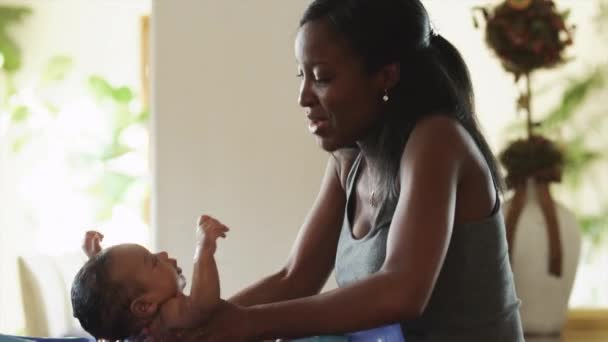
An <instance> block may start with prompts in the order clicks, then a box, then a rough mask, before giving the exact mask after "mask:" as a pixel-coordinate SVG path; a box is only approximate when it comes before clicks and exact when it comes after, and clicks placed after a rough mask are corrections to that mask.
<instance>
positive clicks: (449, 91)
mask: <svg viewBox="0 0 608 342" xmlns="http://www.w3.org/2000/svg"><path fill="white" fill-rule="evenodd" d="M316 21H325V22H326V23H328V24H329V27H330V29H331V30H333V31H334V32H335V33H336V34H337V35H338V36H339V37H340V38H343V39H344V41H345V43H346V44H347V46H348V47H349V48H350V49H352V51H353V52H354V53H355V54H356V55H358V57H360V58H362V61H363V64H364V67H365V69H366V71H368V72H375V71H378V70H380V69H381V68H382V67H383V66H385V65H387V64H391V63H399V65H400V70H401V75H400V76H401V77H400V81H399V82H398V83H397V85H396V86H395V87H394V88H392V89H390V90H389V96H390V100H389V102H388V103H387V105H386V110H385V112H384V113H383V115H384V117H383V121H382V125H381V127H379V129H378V131H377V132H376V133H375V134H377V135H378V136H377V139H376V141H377V143H376V146H373V151H374V153H375V156H374V159H377V161H378V162H377V163H376V164H377V166H376V167H375V168H377V169H376V170H374V171H376V172H377V173H378V175H379V176H380V179H381V180H382V183H381V184H378V185H379V190H380V191H381V192H382V194H381V196H383V197H385V198H387V197H397V196H398V194H399V189H398V181H397V179H398V172H399V162H400V160H401V155H402V154H403V150H404V148H405V144H406V143H407V139H408V137H409V134H410V133H411V131H412V129H413V128H414V126H415V124H416V123H417V122H418V121H419V120H420V119H422V118H424V117H427V116H429V115H434V114H443V115H446V116H449V117H452V118H453V119H455V120H457V121H458V122H459V123H460V124H461V125H462V126H463V127H464V128H465V129H466V130H467V131H468V132H469V134H470V135H471V137H472V138H473V140H474V141H475V143H476V145H477V146H478V148H479V149H480V151H481V153H482V154H483V156H484V158H485V160H486V162H487V164H488V167H489V169H490V172H491V174H492V179H493V181H494V184H495V186H496V188H497V189H499V190H502V189H503V180H502V176H501V175H500V171H499V168H498V164H497V162H496V159H495V157H494V155H493V154H492V151H491V149H490V147H489V145H488V143H487V142H486V140H485V138H484V137H483V135H482V133H481V131H480V129H479V125H478V123H477V120H476V118H475V105H474V103H475V99H474V93H473V87H472V84H471V78H470V75H469V70H468V68H467V66H466V63H465V62H464V60H463V58H462V56H461V55H460V53H459V52H458V50H457V49H456V48H455V47H454V46H453V45H452V44H451V43H450V42H449V41H448V40H446V39H445V38H443V37H442V36H441V35H439V34H437V33H436V32H434V30H433V29H432V27H431V23H430V19H429V16H428V13H427V11H426V9H425V8H424V6H423V5H422V3H421V2H420V1H419V0H314V1H313V2H312V3H311V4H310V5H309V6H308V8H307V9H306V11H305V12H304V15H303V16H302V19H301V20H300V27H301V26H303V25H305V24H306V23H309V22H316Z"/></svg>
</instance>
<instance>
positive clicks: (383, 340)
mask: <svg viewBox="0 0 608 342" xmlns="http://www.w3.org/2000/svg"><path fill="white" fill-rule="evenodd" d="M292 342H405V339H404V338H403V333H402V331H401V326H400V325H399V324H393V325H387V326H384V327H380V328H376V329H369V330H363V331H358V332H354V333H349V334H346V335H344V336H314V337H308V338H300V339H296V340H292Z"/></svg>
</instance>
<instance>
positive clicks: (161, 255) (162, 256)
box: [158, 251, 169, 260]
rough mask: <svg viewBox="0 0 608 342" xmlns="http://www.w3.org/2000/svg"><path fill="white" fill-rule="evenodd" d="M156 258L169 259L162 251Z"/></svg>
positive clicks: (167, 254)
mask: <svg viewBox="0 0 608 342" xmlns="http://www.w3.org/2000/svg"><path fill="white" fill-rule="evenodd" d="M158 256H159V257H161V258H162V259H165V260H166V259H169V253H167V252H165V251H162V252H159V253H158Z"/></svg>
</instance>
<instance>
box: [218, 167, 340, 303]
mask: <svg viewBox="0 0 608 342" xmlns="http://www.w3.org/2000/svg"><path fill="white" fill-rule="evenodd" d="M338 170H339V167H338V161H337V160H336V159H335V158H330V159H329V162H328V163H327V167H326V170H325V175H324V177H323V181H322V184H321V189H320V191H319V195H318V196H317V199H316V200H315V203H314V205H313V207H312V209H311V211H310V213H309V214H308V216H307V218H306V220H305V221H304V224H303V226H302V228H301V229H300V232H299V233H298V236H297V238H296V241H295V243H294V246H293V247H292V250H291V253H290V256H289V258H288V259H287V263H286V265H285V266H284V267H283V268H281V270H279V271H278V272H277V273H275V274H273V275H271V276H269V277H267V278H264V279H262V280H261V281H259V282H257V283H255V284H253V285H251V286H250V287H248V288H246V289H244V290H242V291H241V292H239V293H238V294H236V295H235V296H234V297H232V298H230V299H229V301H230V302H232V303H234V304H238V305H241V306H251V305H255V304H265V303H271V302H276V301H280V300H288V299H293V298H300V297H305V296H311V295H314V294H317V293H319V292H320V291H321V289H322V288H323V285H324V284H325V282H326V281H327V278H328V277H329V275H330V274H331V271H332V269H333V265H334V260H335V255H336V246H337V244H338V238H339V236H340V228H341V226H342V219H343V215H344V208H345V204H346V197H345V193H344V190H343V189H342V185H341V183H340V175H339V174H338Z"/></svg>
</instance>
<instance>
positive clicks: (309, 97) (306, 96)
mask: <svg viewBox="0 0 608 342" xmlns="http://www.w3.org/2000/svg"><path fill="white" fill-rule="evenodd" d="M314 103H315V95H314V93H313V92H312V89H311V87H310V82H309V81H308V80H307V79H306V78H303V79H302V81H301V83H300V91H299V93H298V104H299V105H300V106H301V107H303V108H310V107H312V106H313V105H314Z"/></svg>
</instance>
